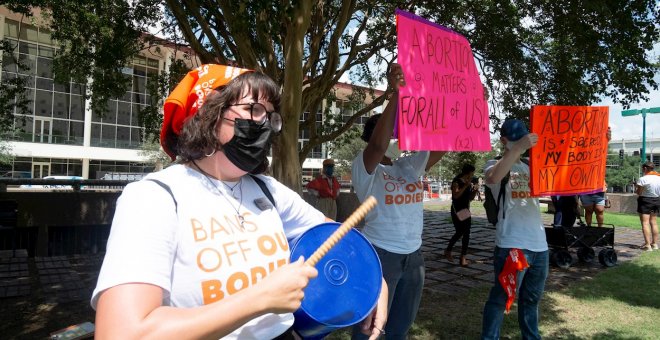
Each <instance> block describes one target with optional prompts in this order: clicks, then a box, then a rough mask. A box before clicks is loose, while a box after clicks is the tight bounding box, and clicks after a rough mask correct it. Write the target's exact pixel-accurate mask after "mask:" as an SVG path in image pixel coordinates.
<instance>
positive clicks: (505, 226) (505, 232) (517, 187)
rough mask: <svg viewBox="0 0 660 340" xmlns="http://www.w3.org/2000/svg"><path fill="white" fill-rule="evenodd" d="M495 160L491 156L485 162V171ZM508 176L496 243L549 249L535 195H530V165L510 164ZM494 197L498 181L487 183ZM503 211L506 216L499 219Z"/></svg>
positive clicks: (504, 246)
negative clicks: (509, 175) (490, 158)
mask: <svg viewBox="0 0 660 340" xmlns="http://www.w3.org/2000/svg"><path fill="white" fill-rule="evenodd" d="M495 163H497V161H496V160H494V159H492V160H490V161H488V162H487V163H486V166H485V167H484V173H487V172H488V171H489V170H490V168H491V167H492V166H493V165H495ZM510 173H511V177H510V178H509V181H508V182H507V184H506V185H505V190H506V191H505V192H504V196H505V201H506V202H505V205H504V209H502V207H500V211H499V214H498V216H497V226H496V231H495V244H496V245H497V246H498V247H500V248H519V249H527V250H531V251H535V252H540V251H546V250H548V243H547V242H546V240H545V229H544V227H543V222H542V221H541V210H540V209H541V208H540V206H539V200H538V198H532V197H530V190H529V166H527V164H525V163H523V162H521V161H518V162H517V163H515V164H513V166H512V167H511V171H510ZM486 185H487V186H488V188H490V190H491V191H492V193H493V197H494V198H495V200H497V197H498V195H499V193H500V186H501V183H500V182H497V183H495V184H486ZM503 214H505V218H502V216H503Z"/></svg>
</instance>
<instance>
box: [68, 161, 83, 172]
mask: <svg viewBox="0 0 660 340" xmlns="http://www.w3.org/2000/svg"><path fill="white" fill-rule="evenodd" d="M75 161H76V160H70V161H69V166H68V171H67V175H69V176H82V164H80V163H78V162H75Z"/></svg>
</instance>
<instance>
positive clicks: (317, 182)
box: [307, 158, 340, 220]
mask: <svg viewBox="0 0 660 340" xmlns="http://www.w3.org/2000/svg"><path fill="white" fill-rule="evenodd" d="M339 189H340V185H339V181H337V177H335V161H334V160H333V159H331V158H328V159H326V160H324V161H323V169H321V173H319V175H318V176H316V178H314V180H312V181H311V182H309V183H307V191H308V192H309V193H310V194H311V195H314V196H315V197H316V198H317V204H316V208H317V209H318V210H320V211H321V212H322V213H323V214H325V216H326V217H328V218H330V219H332V220H336V219H337V195H338V194H339Z"/></svg>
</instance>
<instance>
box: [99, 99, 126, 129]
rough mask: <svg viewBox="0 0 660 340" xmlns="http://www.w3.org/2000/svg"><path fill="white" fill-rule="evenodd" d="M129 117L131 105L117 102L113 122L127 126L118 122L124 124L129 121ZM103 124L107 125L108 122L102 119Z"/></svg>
mask: <svg viewBox="0 0 660 340" xmlns="http://www.w3.org/2000/svg"><path fill="white" fill-rule="evenodd" d="M119 117H121V118H119ZM130 117H131V104H130V103H125V102H118V104H117V114H116V117H115V122H117V124H127V123H120V121H122V122H124V121H126V120H128V119H130ZM103 122H105V123H107V122H108V121H106V120H105V119H104V120H103ZM113 123H114V122H113Z"/></svg>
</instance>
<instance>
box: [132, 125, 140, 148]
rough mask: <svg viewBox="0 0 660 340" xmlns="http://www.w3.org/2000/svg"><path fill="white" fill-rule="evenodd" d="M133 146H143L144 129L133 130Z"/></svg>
mask: <svg viewBox="0 0 660 340" xmlns="http://www.w3.org/2000/svg"><path fill="white" fill-rule="evenodd" d="M131 144H133V145H134V146H135V147H139V146H140V145H141V144H142V129H141V128H132V129H131Z"/></svg>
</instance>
